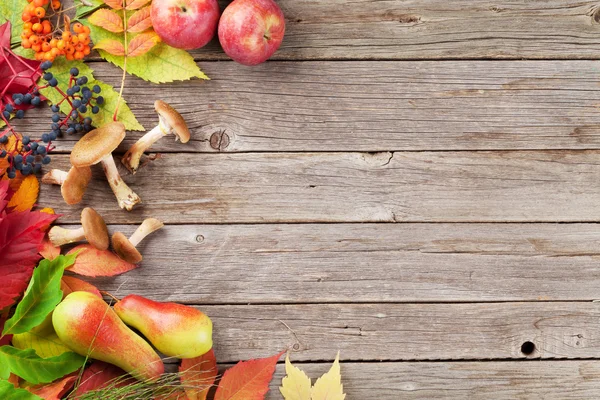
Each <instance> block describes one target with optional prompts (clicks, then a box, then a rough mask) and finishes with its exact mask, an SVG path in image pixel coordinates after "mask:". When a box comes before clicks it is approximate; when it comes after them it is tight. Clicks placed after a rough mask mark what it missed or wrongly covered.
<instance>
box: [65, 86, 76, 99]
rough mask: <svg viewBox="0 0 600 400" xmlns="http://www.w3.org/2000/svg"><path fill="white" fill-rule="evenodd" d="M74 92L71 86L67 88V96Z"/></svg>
mask: <svg viewBox="0 0 600 400" xmlns="http://www.w3.org/2000/svg"><path fill="white" fill-rule="evenodd" d="M74 94H75V92H73V88H68V89H67V96H69V97H72V96H73V95H74Z"/></svg>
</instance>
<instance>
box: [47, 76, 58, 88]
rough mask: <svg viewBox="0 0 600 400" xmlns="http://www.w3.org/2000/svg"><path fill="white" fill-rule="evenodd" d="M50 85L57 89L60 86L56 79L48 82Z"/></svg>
mask: <svg viewBox="0 0 600 400" xmlns="http://www.w3.org/2000/svg"><path fill="white" fill-rule="evenodd" d="M48 85H50V86H51V87H56V86H57V85H58V81H57V80H56V78H52V79H50V80H49V81H48Z"/></svg>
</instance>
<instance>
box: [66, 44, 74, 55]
mask: <svg viewBox="0 0 600 400" xmlns="http://www.w3.org/2000/svg"><path fill="white" fill-rule="evenodd" d="M65 52H66V53H67V54H73V53H75V47H73V46H72V45H70V44H68V45H67V46H66V47H65Z"/></svg>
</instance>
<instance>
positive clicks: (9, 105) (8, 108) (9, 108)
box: [4, 104, 15, 113]
mask: <svg viewBox="0 0 600 400" xmlns="http://www.w3.org/2000/svg"><path fill="white" fill-rule="evenodd" d="M4 109H5V110H6V111H8V112H9V113H11V112H13V111H14V110H15V109H14V108H13V106H12V104H7V105H6V107H4Z"/></svg>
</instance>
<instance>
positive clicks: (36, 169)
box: [33, 163, 42, 174]
mask: <svg viewBox="0 0 600 400" xmlns="http://www.w3.org/2000/svg"><path fill="white" fill-rule="evenodd" d="M41 170H42V164H39V163H38V164H35V165H34V166H33V173H34V174H37V173H38V172H40V171H41Z"/></svg>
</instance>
